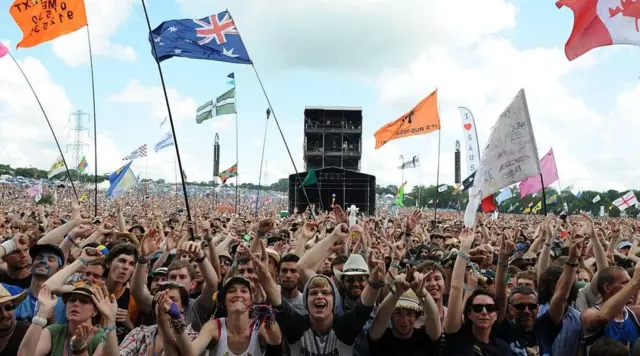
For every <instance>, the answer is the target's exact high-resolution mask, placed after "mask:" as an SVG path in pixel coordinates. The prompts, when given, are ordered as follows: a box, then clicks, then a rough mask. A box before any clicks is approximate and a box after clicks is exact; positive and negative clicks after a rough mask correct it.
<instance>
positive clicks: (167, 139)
mask: <svg viewBox="0 0 640 356" xmlns="http://www.w3.org/2000/svg"><path fill="white" fill-rule="evenodd" d="M169 146H173V134H172V133H171V131H169V132H167V133H166V134H165V135H164V136H163V137H162V139H161V140H160V141H159V142H158V143H156V145H155V147H154V149H155V151H156V152H158V151H160V150H161V149H163V148H165V147H169Z"/></svg>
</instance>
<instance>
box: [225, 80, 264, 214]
mask: <svg viewBox="0 0 640 356" xmlns="http://www.w3.org/2000/svg"><path fill="white" fill-rule="evenodd" d="M227 77H228V78H231V79H232V81H229V83H230V84H231V85H233V92H234V97H235V102H234V106H235V115H234V116H235V119H236V166H238V164H239V163H240V161H239V159H238V142H239V141H238V93H237V91H236V79H235V78H236V77H235V74H234V73H231V74H229V75H228V76H227ZM268 119H269V117H267V122H268ZM265 134H266V132H265ZM262 155H263V156H264V145H263V147H262ZM260 166H262V162H260ZM259 185H260V184H258V189H260V187H259ZM235 188H236V209H235V210H236V213H238V176H236V187H235Z"/></svg>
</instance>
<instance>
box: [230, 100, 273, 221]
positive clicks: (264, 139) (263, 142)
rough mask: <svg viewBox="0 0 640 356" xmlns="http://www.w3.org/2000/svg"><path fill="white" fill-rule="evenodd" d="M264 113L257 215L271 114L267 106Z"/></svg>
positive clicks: (256, 214) (256, 213) (256, 212)
mask: <svg viewBox="0 0 640 356" xmlns="http://www.w3.org/2000/svg"><path fill="white" fill-rule="evenodd" d="M266 114H267V122H266V123H265V124H264V138H263V139H262V156H261V157H260V173H259V174H258V192H257V193H256V210H255V213H254V215H255V216H258V205H259V204H260V187H261V186H262V185H261V183H262V163H263V162H264V148H265V147H266V146H267V128H268V127H269V116H271V110H269V108H267V112H266ZM236 177H237V176H236ZM236 186H237V185H236Z"/></svg>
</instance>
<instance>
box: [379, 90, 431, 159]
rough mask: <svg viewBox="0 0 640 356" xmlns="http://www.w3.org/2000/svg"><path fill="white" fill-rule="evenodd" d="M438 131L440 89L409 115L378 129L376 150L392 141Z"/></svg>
mask: <svg viewBox="0 0 640 356" xmlns="http://www.w3.org/2000/svg"><path fill="white" fill-rule="evenodd" d="M436 130H440V116H439V115H438V89H436V90H434V91H433V93H431V94H430V95H429V96H427V97H426V98H424V99H423V100H422V101H421V102H420V103H419V104H418V105H416V107H414V108H413V109H411V110H410V111H409V112H408V113H406V114H404V115H402V116H401V117H400V118H398V119H396V120H394V121H392V122H390V123H388V124H386V125H384V126H382V127H381V128H380V129H378V131H376V133H375V134H374V137H375V138H376V149H378V148H380V147H382V146H383V145H385V144H386V143H387V142H389V141H391V140H395V139H398V138H403V137H409V136H415V135H424V134H428V133H430V132H433V131H436Z"/></svg>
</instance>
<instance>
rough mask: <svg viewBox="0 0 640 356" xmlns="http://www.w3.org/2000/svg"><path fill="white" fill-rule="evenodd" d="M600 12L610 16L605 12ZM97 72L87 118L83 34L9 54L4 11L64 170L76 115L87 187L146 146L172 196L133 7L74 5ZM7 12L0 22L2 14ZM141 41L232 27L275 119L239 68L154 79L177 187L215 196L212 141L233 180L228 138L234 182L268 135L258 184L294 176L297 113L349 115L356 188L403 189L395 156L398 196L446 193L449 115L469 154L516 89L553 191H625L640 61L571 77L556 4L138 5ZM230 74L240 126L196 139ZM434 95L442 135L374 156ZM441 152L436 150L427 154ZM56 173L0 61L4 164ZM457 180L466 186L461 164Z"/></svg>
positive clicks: (38, 116) (95, 1)
mask: <svg viewBox="0 0 640 356" xmlns="http://www.w3.org/2000/svg"><path fill="white" fill-rule="evenodd" d="M608 1H610V2H614V3H615V2H616V1H611V0H608ZM85 3H86V7H87V13H88V19H89V31H90V36H91V43H92V53H93V64H94V72H95V96H96V106H95V111H96V115H95V117H94V115H93V110H94V109H93V105H92V89H91V68H90V66H89V48H88V41H87V38H88V37H87V29H86V28H83V29H81V30H79V31H77V32H74V33H72V34H69V35H66V36H63V37H60V38H58V39H55V40H53V41H51V42H48V43H44V44H41V45H39V46H37V47H33V48H26V49H24V48H21V49H19V50H16V49H15V46H16V43H17V42H19V41H20V39H21V38H22V33H21V31H20V29H19V28H18V27H17V25H16V24H15V23H14V21H13V19H12V18H11V16H10V15H9V12H8V10H7V11H0V41H1V42H3V43H4V44H5V45H7V46H9V48H11V50H12V53H13V54H14V56H15V57H16V59H17V60H18V62H19V63H20V65H21V66H22V68H23V70H24V71H25V73H26V75H27V76H28V77H29V79H30V80H31V82H32V84H33V86H34V88H35V91H36V92H37V93H38V95H39V97H40V100H41V101H42V103H43V106H44V109H45V112H46V113H47V115H48V117H49V119H50V120H51V122H52V125H53V128H54V131H55V133H56V135H57V137H58V139H59V141H60V144H61V145H62V149H63V152H65V157H66V158H67V159H68V160H69V161H70V162H71V164H73V162H74V159H75V158H74V155H73V150H72V149H69V151H67V148H68V146H67V145H68V144H72V143H73V142H74V140H75V134H74V133H73V132H72V131H70V130H71V129H72V128H73V127H74V125H75V121H74V120H75V118H74V116H73V115H72V114H73V113H75V112H77V111H78V110H80V111H82V112H85V113H88V114H89V115H88V116H85V118H86V119H89V120H86V119H85V121H84V122H83V125H84V126H85V127H86V128H88V129H89V130H88V133H85V134H83V135H82V141H83V142H84V143H87V144H88V145H87V146H86V147H83V154H85V155H86V156H87V161H88V162H89V168H88V169H89V170H90V171H93V169H94V167H95V159H94V152H95V151H94V150H95V146H94V144H93V140H94V137H95V136H96V131H94V129H93V126H94V119H95V120H96V121H95V123H96V126H97V147H98V149H97V151H98V155H97V156H98V164H97V168H98V173H99V174H103V173H110V172H112V171H114V170H116V169H117V168H119V167H120V166H121V165H123V164H124V163H125V162H123V161H122V158H123V157H124V156H125V155H126V154H128V153H129V152H131V151H132V150H134V149H136V148H137V147H139V146H141V145H142V144H145V143H146V144H147V145H148V147H149V156H148V157H147V158H143V159H138V160H136V161H135V162H134V164H133V165H132V169H133V171H134V173H135V174H136V175H139V176H140V177H142V178H144V177H148V178H153V179H158V178H163V179H165V180H167V181H175V180H176V176H177V175H176V172H177V170H176V160H175V151H174V150H172V149H170V148H167V149H164V150H162V151H160V152H158V153H155V152H153V149H152V147H153V146H154V145H155V144H156V143H157V142H158V141H159V140H160V139H161V138H162V136H163V135H164V134H165V133H166V132H167V129H168V126H164V127H163V128H162V129H161V128H160V123H161V122H162V120H163V119H164V117H165V116H167V106H166V104H165V100H164V96H163V92H162V87H161V82H160V77H159V75H158V70H157V66H156V64H155V61H154V59H153V57H152V56H151V48H150V45H149V42H148V39H147V38H148V28H147V24H146V20H145V14H144V12H143V9H142V5H141V2H140V1H137V0H110V1H101V0H85ZM7 8H8V6H7ZM147 8H148V13H149V17H150V21H151V26H152V27H153V28H155V27H156V26H158V25H159V24H160V23H161V22H162V21H166V20H170V19H181V18H202V17H205V16H208V15H211V14H213V13H217V12H220V11H224V10H225V9H229V11H230V12H231V13H232V15H233V17H234V20H235V22H236V25H237V26H238V29H239V31H240V34H241V35H242V38H243V41H244V44H245V46H246V48H247V50H248V52H249V54H250V56H251V58H252V60H253V62H254V64H255V68H256V70H257V73H258V74H259V75H260V78H261V79H262V82H263V84H264V89H265V90H266V93H267V95H268V97H269V99H270V101H271V104H272V106H273V109H274V115H272V119H271V120H269V122H266V120H265V110H266V108H267V101H266V99H265V95H264V94H263V92H262V89H261V87H260V84H259V82H258V80H257V77H256V73H255V72H254V69H253V68H252V67H251V66H249V65H239V64H229V63H221V62H213V61H203V60H192V59H186V58H173V59H170V60H167V61H164V62H162V69H163V72H164V76H165V82H166V85H167V90H168V94H169V101H170V107H171V112H172V116H173V121H174V124H175V129H176V137H177V142H178V146H179V148H180V153H181V160H182V164H183V167H184V171H185V173H186V175H187V177H188V180H189V181H210V180H211V179H212V160H213V137H214V134H215V133H218V134H219V135H220V143H221V164H220V169H221V170H223V169H226V168H228V167H230V166H231V165H233V164H234V163H235V161H236V158H235V145H236V138H235V137H236V123H237V126H238V136H239V146H240V150H239V160H238V163H239V164H238V167H239V168H238V169H239V177H238V182H239V183H243V182H253V183H257V181H258V178H259V177H258V176H259V169H260V154H261V150H262V144H263V135H264V132H265V126H266V129H267V139H266V150H265V167H264V173H263V177H262V182H263V183H267V184H270V183H273V182H275V181H277V180H278V179H280V178H285V177H287V176H288V175H289V174H292V173H293V172H294V169H293V165H292V163H291V161H290V159H289V155H288V154H287V152H286V149H285V145H284V143H283V141H282V138H281V136H280V133H279V131H278V128H277V126H276V124H275V121H274V120H273V117H274V116H275V117H277V119H278V122H279V124H280V127H281V129H282V133H283V135H284V137H285V138H286V142H287V144H288V146H289V149H290V150H291V155H292V156H293V159H294V162H295V165H296V167H297V169H298V171H304V163H303V156H302V155H303V142H304V139H303V123H304V115H303V113H304V107H305V106H358V107H362V108H363V118H364V119H363V120H364V127H363V138H362V139H363V153H362V156H363V158H362V166H361V167H362V169H361V171H362V172H364V173H368V174H373V175H375V176H376V180H377V184H379V185H383V186H386V185H388V184H394V185H399V184H400V183H401V180H402V173H401V171H400V170H399V169H398V168H397V167H398V165H399V164H400V158H399V157H400V156H401V155H403V156H404V157H412V156H413V155H419V156H420V161H421V165H420V166H419V167H418V168H415V169H408V170H405V172H404V179H405V180H406V181H407V186H408V187H409V188H411V187H412V186H414V185H418V184H420V185H433V184H436V180H437V171H438V152H440V164H439V166H440V178H439V181H440V182H441V183H449V184H452V183H453V180H454V178H453V177H454V150H455V141H456V140H460V141H461V142H462V138H463V131H462V124H461V118H460V114H459V112H458V109H457V108H458V107H459V106H464V107H467V108H469V109H470V110H471V112H472V113H473V115H474V117H475V120H476V124H477V127H478V136H479V142H480V147H481V148H482V147H484V146H485V145H486V140H487V138H488V136H489V132H490V129H491V127H492V126H493V124H494V123H495V121H496V120H497V118H498V116H499V115H500V113H501V112H502V111H503V110H504V108H505V107H506V106H507V105H508V104H509V103H510V102H511V100H512V99H513V97H514V96H515V95H516V94H517V92H518V90H519V89H520V88H524V89H525V91H526V95H527V100H528V104H529V110H530V114H531V119H532V123H533V127H534V131H535V135H536V141H537V146H538V149H539V154H540V157H542V156H543V155H544V154H545V153H547V152H548V151H549V150H550V149H551V148H553V150H554V154H555V158H556V163H557V167H558V172H559V176H560V182H559V183H560V184H561V186H562V187H567V186H569V185H574V188H575V189H596V190H604V189H609V188H611V189H618V190H625V189H631V188H635V189H639V188H640V182H639V181H638V178H640V157H639V156H638V155H637V154H636V151H637V150H638V148H639V147H638V146H639V143H638V141H637V139H636V133H637V132H638V130H639V129H640V120H637V119H638V117H639V116H640V105H638V103H640V80H639V79H640V78H639V76H640V73H639V69H638V65H637V63H638V62H639V61H640V50H639V49H638V48H636V47H633V46H615V47H605V48H601V49H596V50H593V51H591V52H589V53H587V54H586V55H584V56H582V57H580V58H578V59H576V60H574V61H572V62H569V61H568V60H567V58H566V56H565V54H564V44H565V42H566V40H567V38H568V36H569V34H570V33H571V28H572V24H573V13H572V12H571V11H570V10H569V9H568V8H566V7H565V8H562V9H558V8H557V7H556V6H555V2H554V1H548V0H544V1H533V0H517V1H508V0H483V1H477V0H457V1H447V0H313V1H312V0H270V1H258V0H244V1H241V2H239V1H227V0H216V1H210V0H148V1H147ZM231 72H234V73H235V77H236V85H237V105H238V115H237V122H236V118H235V117H234V116H232V115H228V116H222V117H216V118H214V119H212V120H209V121H206V122H205V123H203V124H201V125H198V124H196V122H195V114H196V108H197V107H198V106H199V105H201V104H203V103H205V102H207V101H209V100H211V99H214V98H215V97H217V96H218V95H220V94H222V93H223V92H225V91H226V90H228V89H229V88H230V86H229V85H228V84H227V83H226V81H227V78H226V77H227V75H228V74H229V73H231ZM436 88H438V95H439V107H440V119H441V127H442V130H441V132H440V135H438V133H437V132H436V133H431V134H428V135H421V136H414V137H410V138H405V139H401V140H395V141H392V142H390V143H388V144H386V145H385V146H383V147H382V148H380V149H378V150H375V149H374V146H375V145H374V139H373V134H374V132H375V131H376V130H377V129H378V128H380V127H381V126H383V125H384V124H385V123H387V122H389V121H392V120H395V119H396V118H398V117H399V116H400V115H402V114H403V113H405V112H406V111H408V110H410V109H411V108H412V107H413V106H414V105H415V104H417V103H418V102H419V101H420V100H421V99H423V98H424V97H425V96H427V95H429V94H430V93H431V92H432V91H433V90H434V89H436ZM439 136H440V150H438V142H439V141H438V138H439ZM58 155H59V153H58V151H57V148H56V145H55V142H54V141H53V138H52V135H51V132H50V131H49V129H48V127H47V125H46V122H45V120H44V117H43V114H42V112H41V111H40V109H39V107H38V104H37V102H36V101H35V99H34V97H33V95H32V93H31V91H30V89H29V87H28V86H27V84H26V81H25V80H24V78H23V77H22V76H21V74H20V72H19V70H18V68H17V67H16V65H15V64H14V63H13V61H12V60H11V58H10V57H9V56H6V57H4V58H2V59H0V163H5V164H7V163H8V164H10V165H11V166H13V167H17V166H20V167H29V166H33V167H38V168H40V169H48V167H49V166H50V165H51V164H52V163H53V161H54V160H55V159H56V157H57V156H58ZM462 165H463V170H462V174H463V178H464V176H465V174H466V162H464V160H463V162H462Z"/></svg>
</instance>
